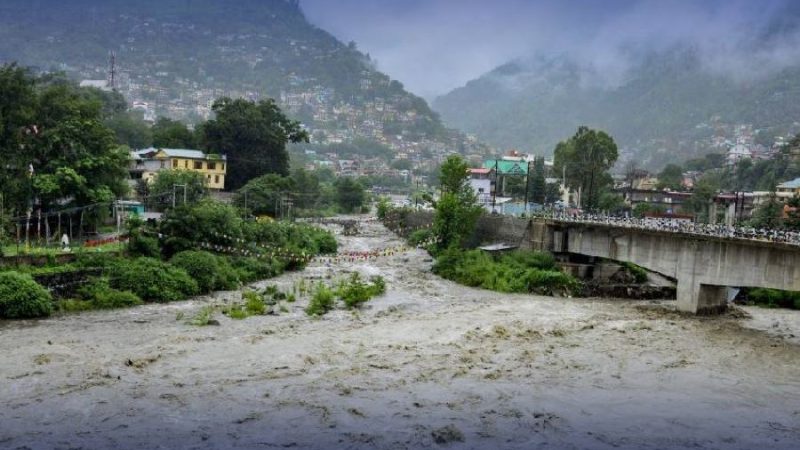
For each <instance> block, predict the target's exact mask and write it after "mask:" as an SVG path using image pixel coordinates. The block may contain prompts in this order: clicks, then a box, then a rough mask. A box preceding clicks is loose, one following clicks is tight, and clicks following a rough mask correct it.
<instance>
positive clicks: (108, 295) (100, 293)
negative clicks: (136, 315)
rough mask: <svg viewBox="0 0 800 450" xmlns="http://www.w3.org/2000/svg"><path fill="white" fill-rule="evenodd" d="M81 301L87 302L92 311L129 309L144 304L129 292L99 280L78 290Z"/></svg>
mask: <svg viewBox="0 0 800 450" xmlns="http://www.w3.org/2000/svg"><path fill="white" fill-rule="evenodd" d="M78 295H79V296H80V297H81V299H83V300H85V301H88V302H89V304H90V305H91V308H92V309H115V308H130V307H132V306H138V305H141V304H142V303H144V302H143V301H142V299H141V298H139V296H138V295H136V294H134V293H133V292H130V291H119V290H116V289H114V288H112V287H111V286H110V285H109V284H108V280H107V279H104V278H101V279H97V280H94V281H93V282H91V283H89V284H88V285H86V286H84V287H82V288H80V289H79V290H78Z"/></svg>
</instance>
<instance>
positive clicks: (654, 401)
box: [0, 224, 800, 449]
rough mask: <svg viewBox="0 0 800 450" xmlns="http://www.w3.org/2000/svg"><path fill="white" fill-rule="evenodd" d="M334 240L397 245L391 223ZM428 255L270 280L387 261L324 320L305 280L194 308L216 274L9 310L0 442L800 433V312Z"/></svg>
mask: <svg viewBox="0 0 800 450" xmlns="http://www.w3.org/2000/svg"><path fill="white" fill-rule="evenodd" d="M339 240H340V243H341V248H342V249H343V250H369V249H375V248H384V247H390V246H395V245H398V244H400V241H399V240H398V239H397V238H396V237H395V236H394V235H392V234H391V233H389V232H388V231H386V230H385V229H384V228H383V227H382V226H380V225H377V224H370V225H366V226H365V227H363V228H362V234H361V235H359V236H349V237H345V236H339ZM430 266H431V260H430V258H429V256H428V255H427V254H425V253H424V252H422V251H419V250H414V251H409V252H406V253H403V254H398V255H394V256H390V257H383V258H380V259H377V260H372V261H356V262H349V261H340V262H335V263H331V264H324V263H319V262H317V263H312V264H311V266H310V267H309V268H307V269H306V270H305V271H303V272H296V273H290V274H285V275H283V276H281V277H278V278H276V279H273V280H268V281H266V282H261V283H258V285H259V286H265V285H267V284H277V285H278V286H280V287H281V288H282V289H285V290H290V289H292V288H293V286H297V284H298V283H299V281H300V280H301V279H304V280H306V282H309V283H310V282H312V281H313V280H317V279H329V280H335V279H337V278H339V277H342V276H345V275H346V274H348V273H350V272H353V271H357V272H360V273H361V274H363V275H365V276H369V275H378V274H380V275H382V276H383V277H384V278H385V279H386V282H387V293H386V295H384V296H382V297H379V298H376V299H373V300H372V301H370V302H369V303H368V304H367V305H365V307H364V308H362V309H361V310H359V311H356V312H351V311H346V310H343V309H339V310H336V311H334V312H332V313H329V314H328V315H326V316H325V317H323V318H322V319H311V318H308V317H307V316H306V315H305V313H304V312H303V308H304V307H305V305H306V304H307V301H308V299H307V297H304V296H301V298H299V299H298V301H297V302H296V303H284V304H283V306H285V311H284V312H281V313H280V314H279V315H277V316H257V317H250V318H247V319H245V320H231V319H229V318H227V317H225V316H223V315H222V314H220V313H216V314H215V316H214V318H215V319H217V320H218V321H219V322H220V326H206V327H197V326H192V325H189V324H187V319H189V318H191V317H192V316H193V315H194V314H196V313H197V311H198V310H199V309H200V308H202V307H203V306H205V305H222V304H225V303H229V302H231V301H235V300H237V299H238V298H239V297H240V293H239V292H220V293H216V294H214V295H213V296H207V297H200V298H197V299H194V300H192V301H186V302H179V303H174V304H169V305H147V306H143V307H138V308H133V309H127V310H118V311H99V312H89V313H81V314H74V315H66V316H60V317H55V318H51V319H47V320H40V321H22V322H0V354H1V355H2V360H1V361H2V362H1V363H0V380H1V381H2V383H0V405H2V408H0V448H9V449H16V448H31V449H39V448H42V449H50V448H63V449H71V448H84V449H95V448H97V449H100V448H119V449H128V448H131V449H134V448H135V449H177V448H187V449H190V448H191V449H209V448H301V449H305V448H309V449H310V448H342V449H373V448H376V449H377V448H380V449H382V448H389V449H407V448H423V447H432V446H433V447H437V446H442V448H445V447H446V448H459V449H461V448H463V449H483V448H503V449H506V448H508V449H530V448H575V449H582V448H653V449H662V448H712V449H751V448H785V449H790V448H791V449H795V448H798V446H800V444H799V443H800V365H798V361H800V358H798V357H800V340H798V336H800V314H798V312H797V311H785V310H766V309H759V308H745V309H739V310H738V311H739V313H738V314H729V315H726V316H723V317H712V318H696V317H687V316H682V315H680V314H677V313H676V312H675V311H674V306H673V304H672V303H673V302H670V301H623V300H612V299H571V298H554V297H542V296H532V295H511V294H499V293H495V292H489V291H484V290H478V289H472V288H467V287H463V286H459V285H456V284H454V283H451V282H449V281H445V280H442V279H439V278H438V277H436V276H435V275H433V274H431V272H430ZM742 312H743V313H742ZM743 316H744V317H743Z"/></svg>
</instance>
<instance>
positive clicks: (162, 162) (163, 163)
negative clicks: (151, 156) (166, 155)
mask: <svg viewBox="0 0 800 450" xmlns="http://www.w3.org/2000/svg"><path fill="white" fill-rule="evenodd" d="M166 166H167V164H166V162H164V161H161V168H162V169H163V168H164V167H166Z"/></svg>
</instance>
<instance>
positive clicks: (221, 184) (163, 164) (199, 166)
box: [130, 147, 228, 190]
mask: <svg viewBox="0 0 800 450" xmlns="http://www.w3.org/2000/svg"><path fill="white" fill-rule="evenodd" d="M162 170H190V171H194V172H200V173H202V174H203V175H205V177H206V186H208V187H209V188H210V189H219V190H221V189H224V188H225V174H226V173H227V170H228V168H227V158H226V156H225V155H216V154H212V153H203V152H201V151H200V150H187V149H175V148H153V147H150V148H146V149H144V150H138V151H134V152H131V166H130V174H131V179H133V180H138V179H143V180H146V181H147V182H148V183H149V182H152V181H153V179H154V178H155V176H156V174H157V173H158V172H159V171H162Z"/></svg>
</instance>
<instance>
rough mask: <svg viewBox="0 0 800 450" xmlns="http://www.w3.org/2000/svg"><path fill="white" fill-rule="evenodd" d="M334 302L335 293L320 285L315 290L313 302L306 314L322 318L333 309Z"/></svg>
mask: <svg viewBox="0 0 800 450" xmlns="http://www.w3.org/2000/svg"><path fill="white" fill-rule="evenodd" d="M334 301H335V297H334V293H333V291H332V290H331V289H330V288H329V287H327V286H325V285H324V284H322V283H319V284H317V286H316V288H315V289H314V294H313V295H312V296H311V301H309V303H308V307H307V308H306V314H308V315H309V316H322V315H324V314H325V313H327V312H328V311H330V310H332V309H333V306H334Z"/></svg>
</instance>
